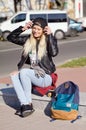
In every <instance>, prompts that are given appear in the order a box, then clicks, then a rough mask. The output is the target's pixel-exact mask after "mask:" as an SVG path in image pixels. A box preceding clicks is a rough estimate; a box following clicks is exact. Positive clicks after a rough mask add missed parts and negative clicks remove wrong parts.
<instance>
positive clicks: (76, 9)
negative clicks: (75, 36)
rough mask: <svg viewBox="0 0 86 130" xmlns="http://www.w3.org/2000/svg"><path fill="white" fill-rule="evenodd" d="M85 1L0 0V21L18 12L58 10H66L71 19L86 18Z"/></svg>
mask: <svg viewBox="0 0 86 130" xmlns="http://www.w3.org/2000/svg"><path fill="white" fill-rule="evenodd" d="M85 7H86V0H11V1H10V0H0V21H1V22H2V21H3V20H5V19H8V18H9V17H11V16H12V15H13V14H15V13H16V12H18V11H28V10H44V9H46V10H47V9H60V10H67V12H68V16H69V17H70V18H72V19H76V18H82V17H86V10H85Z"/></svg>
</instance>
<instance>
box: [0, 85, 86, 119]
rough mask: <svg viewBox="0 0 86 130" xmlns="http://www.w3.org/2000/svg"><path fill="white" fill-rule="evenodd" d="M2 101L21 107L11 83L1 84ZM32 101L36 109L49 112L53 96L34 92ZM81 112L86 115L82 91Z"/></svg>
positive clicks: (85, 98) (0, 99)
mask: <svg viewBox="0 0 86 130" xmlns="http://www.w3.org/2000/svg"><path fill="white" fill-rule="evenodd" d="M0 88H1V89H0V103H3V104H6V105H8V106H11V107H13V108H17V107H19V101H18V98H17V96H16V93H15V90H14V88H13V86H12V85H11V84H0ZM32 102H33V105H34V108H35V109H41V110H46V111H48V112H49V108H50V105H51V98H50V97H47V96H46V95H45V96H43V97H41V96H37V95H35V94H32ZM79 114H80V115H81V116H84V117H86V93H85V92H80V105H79Z"/></svg>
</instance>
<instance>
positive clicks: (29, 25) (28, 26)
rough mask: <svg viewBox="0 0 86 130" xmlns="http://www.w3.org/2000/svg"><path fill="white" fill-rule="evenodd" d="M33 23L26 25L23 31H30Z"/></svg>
mask: <svg viewBox="0 0 86 130" xmlns="http://www.w3.org/2000/svg"><path fill="white" fill-rule="evenodd" d="M32 25H33V22H32V21H29V22H28V23H26V24H25V26H24V27H23V28H22V31H25V30H28V29H30V28H31V27H32Z"/></svg>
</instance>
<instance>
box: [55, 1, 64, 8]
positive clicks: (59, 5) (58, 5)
mask: <svg viewBox="0 0 86 130" xmlns="http://www.w3.org/2000/svg"><path fill="white" fill-rule="evenodd" d="M55 2H56V5H57V9H60V10H62V9H64V0H55Z"/></svg>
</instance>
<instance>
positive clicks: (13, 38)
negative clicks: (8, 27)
mask: <svg viewBox="0 0 86 130" xmlns="http://www.w3.org/2000/svg"><path fill="white" fill-rule="evenodd" d="M22 32H23V31H22V26H20V27H19V28H17V29H15V30H14V31H12V32H11V33H10V34H9V35H8V36H7V40H8V41H10V42H13V43H15V44H17V45H21V46H22V45H24V43H25V41H26V39H27V37H26V36H22V37H21V36H20V34H21V33H22Z"/></svg>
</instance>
